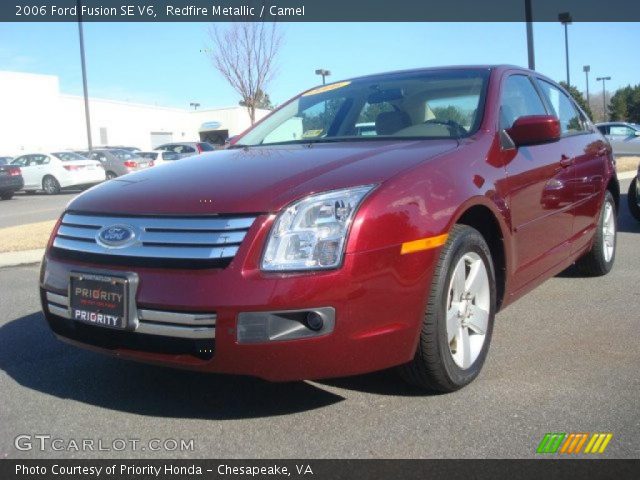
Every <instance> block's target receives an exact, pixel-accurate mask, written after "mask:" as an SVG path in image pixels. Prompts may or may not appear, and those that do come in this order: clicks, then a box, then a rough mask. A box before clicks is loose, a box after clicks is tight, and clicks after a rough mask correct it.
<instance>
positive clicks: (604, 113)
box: [596, 77, 611, 122]
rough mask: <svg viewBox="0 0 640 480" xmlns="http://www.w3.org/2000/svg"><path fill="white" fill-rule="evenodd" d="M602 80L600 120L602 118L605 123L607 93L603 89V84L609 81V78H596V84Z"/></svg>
mask: <svg viewBox="0 0 640 480" xmlns="http://www.w3.org/2000/svg"><path fill="white" fill-rule="evenodd" d="M601 80H602V118H603V120H602V121H603V122H606V121H607V92H606V90H605V88H604V83H605V82H606V81H607V80H611V77H598V78H596V82H599V81H601Z"/></svg>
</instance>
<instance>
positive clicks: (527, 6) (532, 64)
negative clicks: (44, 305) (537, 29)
mask: <svg viewBox="0 0 640 480" xmlns="http://www.w3.org/2000/svg"><path fill="white" fill-rule="evenodd" d="M524 16H525V20H526V22H527V56H528V59H529V70H535V69H536V57H535V53H534V49H533V15H532V13H531V0H524Z"/></svg>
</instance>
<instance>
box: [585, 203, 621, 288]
mask: <svg viewBox="0 0 640 480" xmlns="http://www.w3.org/2000/svg"><path fill="white" fill-rule="evenodd" d="M617 230H618V220H617V215H616V203H615V201H614V200H613V195H611V192H609V191H607V192H606V193H605V196H604V202H602V208H601V210H600V217H599V219H598V225H597V228H596V233H595V235H594V237H593V245H592V246H591V250H589V251H588V252H587V253H586V254H585V255H584V256H583V257H582V258H580V260H578V261H577V262H576V267H577V268H578V271H579V272H580V273H582V274H584V275H587V276H590V277H599V276H601V275H606V274H607V273H609V272H610V271H611V269H612V268H613V261H614V260H615V258H616V237H617Z"/></svg>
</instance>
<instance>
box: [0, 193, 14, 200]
mask: <svg viewBox="0 0 640 480" xmlns="http://www.w3.org/2000/svg"><path fill="white" fill-rule="evenodd" d="M0 198H2V200H11V199H12V198H13V192H4V193H2V194H1V195H0Z"/></svg>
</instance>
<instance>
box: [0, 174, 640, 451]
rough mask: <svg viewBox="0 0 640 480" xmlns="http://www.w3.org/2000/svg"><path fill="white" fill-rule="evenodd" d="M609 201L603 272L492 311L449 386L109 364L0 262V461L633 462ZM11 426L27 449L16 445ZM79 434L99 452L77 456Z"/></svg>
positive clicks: (629, 254)
mask: <svg viewBox="0 0 640 480" xmlns="http://www.w3.org/2000/svg"><path fill="white" fill-rule="evenodd" d="M628 184H629V182H628V181H625V182H623V185H622V186H623V188H624V190H625V192H626V188H627V187H628ZM622 203H623V209H622V212H621V216H620V225H619V228H620V232H619V236H618V251H617V259H616V265H615V267H614V269H613V271H612V272H611V273H610V274H609V275H608V276H606V277H601V278H580V277H576V276H575V275H574V274H571V273H570V272H569V273H564V274H561V275H559V276H558V277H556V278H553V279H551V280H549V281H548V282H546V283H545V284H544V285H542V286H541V287H539V288H538V289H536V290H535V291H533V292H532V293H530V294H528V295H527V296H526V297H525V298H523V299H521V300H519V301H518V302H516V303H515V304H514V305H512V306H510V307H508V308H507V309H506V310H504V311H503V312H501V313H500V314H499V315H498V316H497V319H496V325H495V330H494V335H493V341H492V346H491V350H490V353H489V357H488V359H487V362H486V364H485V367H484V370H483V372H482V373H481V375H480V376H479V378H478V379H476V381H475V382H473V383H472V384H471V385H469V386H468V387H466V388H464V389H462V390H460V391H459V392H456V393H453V394H448V395H425V394H423V393H421V392H419V391H416V390H414V389H412V388H410V387H407V386H406V385H405V384H404V383H403V382H402V381H401V380H399V379H398V378H397V377H396V375H395V373H394V372H393V371H384V372H379V373H374V374H369V375H362V376H357V377H351V378H344V379H337V380H328V381H322V382H296V383H285V384H270V383H266V382H263V381H261V380H257V379H252V378H244V377H234V376H220V375H206V374H199V373H193V372H185V371H178V370H172V369H168V368H160V367H153V366H147V365H140V364H136V363H130V362H126V361H122V360H116V359H112V358H109V357H105V356H102V355H99V354H96V353H92V352H89V351H85V350H82V349H78V348H74V347H72V346H69V345H67V344H65V343H62V342H60V341H58V340H56V339H55V338H54V336H53V335H52V334H51V333H50V332H49V330H48V328H47V326H46V325H45V322H44V320H43V318H42V316H41V314H40V312H39V310H40V307H39V303H38V296H37V277H38V267H37V266H25V267H14V268H6V269H0V292H1V293H0V406H1V407H0V458H2V457H41V458H62V457H65V458H66V457H74V458H94V457H118V458H136V457H148V458H167V457H173V458H181V457H182V458H188V457H208V458H225V457H226V458H246V457H250V458H254V457H256V458H300V457H306V458H316V457H338V458H359V457H365V458H369V457H374V458H435V457H449V458H485V457H500V458H502V457H535V456H536V454H535V450H536V447H537V445H538V443H539V442H540V440H541V439H542V437H543V436H544V435H545V434H546V433H547V432H611V433H613V439H612V440H611V442H610V444H609V446H608V448H607V450H606V452H605V453H604V454H602V455H600V457H624V458H638V457H640V409H639V408H638V397H639V393H640V368H639V367H640V350H639V348H638V345H640V324H639V321H638V310H639V308H640V289H638V283H639V282H638V280H639V274H638V272H639V271H640V255H638V252H640V223H638V222H636V221H635V220H633V219H632V218H631V217H630V215H629V213H628V210H627V207H626V195H623V201H622ZM0 208H2V207H0ZM319 361H321V359H319ZM19 435H28V436H31V437H26V438H27V439H28V438H31V439H32V441H33V446H34V447H35V448H33V449H31V450H25V451H22V450H18V449H16V448H15V446H14V441H15V438H16V437H18V436H19ZM34 435H50V436H51V437H53V438H57V439H60V440H61V442H58V443H57V444H56V445H57V446H58V447H62V448H63V450H62V451H52V450H51V449H46V450H45V451H40V450H39V443H38V442H35V441H34V440H33V436H34ZM24 438H25V437H22V439H23V440H24ZM83 439H93V440H95V441H97V439H101V440H102V441H103V443H102V447H105V446H106V447H108V448H111V450H110V451H95V450H94V451H87V452H82V451H80V452H78V451H76V450H75V449H74V448H73V443H70V442H71V441H76V442H81V441H82V440H83ZM118 439H124V440H126V441H127V442H128V444H129V445H130V444H131V442H130V441H131V440H140V443H139V444H137V445H138V447H140V448H138V449H136V450H135V451H133V450H132V448H130V447H127V448H126V449H125V450H124V451H114V449H113V448H114V447H116V446H120V445H121V444H120V443H116V442H115V441H116V440H118ZM151 439H161V440H166V439H170V440H178V441H180V440H184V441H185V442H186V444H187V445H188V444H189V441H190V440H191V439H192V440H193V449H192V450H189V448H188V446H187V449H186V451H184V450H183V451H180V449H177V450H176V449H173V451H160V452H156V451H150V449H149V448H148V446H149V445H150V444H149V442H148V440H151ZM23 440H20V442H22V443H21V445H22V447H23V448H24V447H25V446H26V445H27V443H28V440H24V441H23ZM20 442H19V443H20ZM25 442H27V443H25ZM44 442H45V444H46V443H47V440H44ZM69 445H71V447H69ZM154 445H157V444H154ZM173 445H174V444H173V443H171V442H170V443H169V444H168V446H169V447H170V448H173ZM70 448H71V449H70ZM582 456H583V457H584V456H587V455H582Z"/></svg>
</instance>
